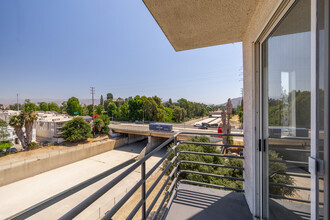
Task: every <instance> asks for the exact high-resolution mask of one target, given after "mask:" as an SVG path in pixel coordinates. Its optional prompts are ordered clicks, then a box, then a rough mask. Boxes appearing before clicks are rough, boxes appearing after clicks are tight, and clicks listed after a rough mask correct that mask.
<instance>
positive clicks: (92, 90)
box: [91, 87, 95, 136]
mask: <svg viewBox="0 0 330 220" xmlns="http://www.w3.org/2000/svg"><path fill="white" fill-rule="evenodd" d="M91 94H92V105H93V115H92V118H93V134H94V136H95V123H94V120H95V117H94V94H95V87H91Z"/></svg>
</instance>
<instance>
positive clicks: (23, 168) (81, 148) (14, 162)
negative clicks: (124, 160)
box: [0, 136, 145, 186]
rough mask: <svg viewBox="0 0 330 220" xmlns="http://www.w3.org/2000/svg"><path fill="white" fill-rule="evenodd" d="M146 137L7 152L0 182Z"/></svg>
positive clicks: (72, 161) (9, 181) (68, 162)
mask: <svg viewBox="0 0 330 220" xmlns="http://www.w3.org/2000/svg"><path fill="white" fill-rule="evenodd" d="M143 138H145V137H141V136H137V137H134V138H132V137H125V138H121V139H117V140H113V139H106V140H100V141H96V142H92V143H87V144H81V145H77V146H73V147H65V146H52V147H45V148H41V149H38V150H33V151H27V152H20V153H17V154H14V155H8V156H5V157H3V158H0V186H4V185H7V184H10V183H13V182H16V181H19V180H22V179H25V178H28V177H31V176H34V175H37V174H40V173H43V172H46V171H49V170H52V169H55V168H58V167H61V166H65V165H68V164H71V163H74V162H77V161H80V160H83V159H85V158H88V157H92V156H95V155H98V154H101V153H104V152H107V151H110V150H113V149H114V148H117V147H120V146H123V145H126V144H130V143H134V142H136V141H140V140H142V139H143Z"/></svg>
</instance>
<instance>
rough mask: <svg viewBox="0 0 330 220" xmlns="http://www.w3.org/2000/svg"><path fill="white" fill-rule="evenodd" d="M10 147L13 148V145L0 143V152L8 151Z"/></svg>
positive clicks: (4, 142)
mask: <svg viewBox="0 0 330 220" xmlns="http://www.w3.org/2000/svg"><path fill="white" fill-rule="evenodd" d="M11 146H13V143H11V142H6V141H3V142H0V150H2V149H8V148H10V147H11Z"/></svg>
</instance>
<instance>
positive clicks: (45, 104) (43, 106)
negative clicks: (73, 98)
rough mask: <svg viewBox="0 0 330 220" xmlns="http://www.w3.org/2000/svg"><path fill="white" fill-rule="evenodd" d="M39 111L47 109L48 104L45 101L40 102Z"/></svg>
mask: <svg viewBox="0 0 330 220" xmlns="http://www.w3.org/2000/svg"><path fill="white" fill-rule="evenodd" d="M39 107H40V111H49V108H48V104H47V103H46V102H40V104H39Z"/></svg>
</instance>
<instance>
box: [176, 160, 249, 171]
mask: <svg viewBox="0 0 330 220" xmlns="http://www.w3.org/2000/svg"><path fill="white" fill-rule="evenodd" d="M181 163H190V164H197V165H205V166H212V167H222V168H228V169H237V170H244V167H234V166H226V165H222V164H214V163H202V162H197V161H188V160H181V161H180V162H179V165H180V164H181Z"/></svg>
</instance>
